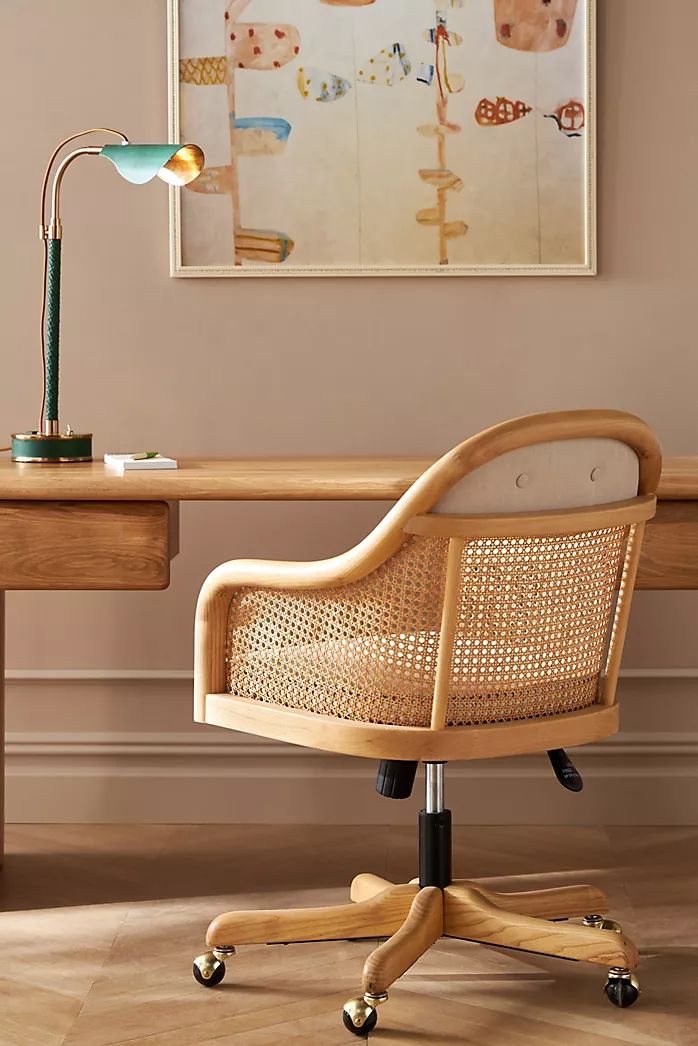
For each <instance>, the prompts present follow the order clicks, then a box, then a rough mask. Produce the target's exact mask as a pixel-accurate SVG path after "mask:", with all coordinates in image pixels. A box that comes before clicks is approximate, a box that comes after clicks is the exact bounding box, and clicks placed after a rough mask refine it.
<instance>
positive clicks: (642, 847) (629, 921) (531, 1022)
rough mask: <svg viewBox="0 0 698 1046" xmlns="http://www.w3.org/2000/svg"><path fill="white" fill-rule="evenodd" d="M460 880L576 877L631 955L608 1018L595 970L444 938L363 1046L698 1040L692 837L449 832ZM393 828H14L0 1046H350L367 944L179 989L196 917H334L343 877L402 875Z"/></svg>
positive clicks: (250, 965) (574, 831)
mask: <svg viewBox="0 0 698 1046" xmlns="http://www.w3.org/2000/svg"><path fill="white" fill-rule="evenodd" d="M455 835H456V844H457V845H456V851H457V857H456V873H457V874H458V875H461V876H463V875H467V876H468V877H470V878H479V879H481V880H482V881H483V882H484V883H487V884H488V885H491V886H493V887H494V888H497V889H527V888H534V887H536V886H543V885H555V884H564V883H572V882H581V881H589V882H593V883H598V884H599V885H601V886H602V887H603V888H604V889H605V890H606V891H607V892H608V893H609V895H610V898H611V901H612V904H613V912H612V914H613V916H614V917H615V918H617V919H618V920H619V921H620V922H622V924H623V926H624V928H625V929H626V930H627V931H628V932H629V933H630V934H631V935H632V936H634V937H635V939H636V941H637V943H638V944H639V945H640V947H641V949H642V950H643V953H644V954H643V963H642V966H641V969H640V975H641V980H642V985H643V995H642V997H641V999H640V1002H639V1003H638V1004H637V1006H635V1007H634V1008H633V1009H631V1010H625V1011H621V1010H616V1009H615V1008H614V1007H612V1006H610V1004H608V1003H607V1002H606V1000H605V998H604V997H603V995H602V994H601V990H600V989H601V986H602V983H603V979H604V978H603V970H601V969H600V968H595V967H586V966H584V965H582V964H579V963H568V962H564V961H563V962H561V961H555V960H551V959H546V958H541V957H536V956H531V955H526V954H524V953H521V952H506V951H501V950H496V949H491V948H484V947H482V946H479V945H471V944H466V943H462V942H457V941H447V940H443V941H441V942H440V943H439V944H438V945H437V946H436V947H435V948H434V949H433V951H432V952H431V953H430V954H429V955H427V956H426V957H425V958H424V959H422V960H420V962H419V963H418V964H417V965H416V966H414V967H413V968H412V970H411V971H410V972H409V973H408V974H407V975H406V976H405V977H403V979H402V980H401V981H400V982H399V983H398V985H397V986H396V987H395V988H394V989H393V991H392V993H391V998H390V1001H389V1002H388V1004H387V1005H386V1006H384V1007H383V1008H382V1009H381V1011H380V1020H379V1024H378V1028H377V1029H376V1031H375V1032H373V1033H372V1035H371V1038H370V1041H371V1042H375V1043H376V1046H378V1044H381V1043H382V1044H383V1046H393V1044H398V1043H401V1044H408V1046H417V1044H425V1046H426V1044H435V1046H450V1044H454V1043H468V1044H475V1046H480V1044H482V1046H560V1044H564V1046H619V1044H622V1043H631V1044H633V1046H663V1044H672V1046H691V1044H698V829H695V828H693V829H691V828H685V829H682V828H664V829H647V828H608V829H604V828H457V829H456V830H455ZM415 868H416V838H415V832H414V831H412V830H410V829H404V828H387V829H381V828H370V829H355V828H345V827H342V828H322V829H319V828H312V827H308V828H305V827H297V826H284V827H269V826H259V827H247V826H239V827H237V826H224V827H211V826H206V827H204V826H201V827H196V826H193V827H171V826H139V827H118V826H87V825H81V826H66V825H61V826H55V825H51V826H36V825H34V826H27V827H15V828H14V829H10V832H9V854H8V858H7V861H6V866H5V869H4V871H3V872H2V873H0V908H1V909H2V910H3V911H4V914H2V915H0V942H1V946H2V960H3V961H2V968H1V969H0V1044H1V1046H59V1044H65V1046H107V1044H116V1043H128V1044H129V1046H195V1044H196V1046H201V1044H208V1043H210V1044H212V1046H228V1044H231V1046H232V1044H233V1043H234V1044H240V1046H268V1044H273V1046H281V1044H284V1043H296V1042H297V1043H313V1044H316V1046H333V1044H335V1043H344V1044H345V1046H346V1044H348V1043H350V1042H357V1041H360V1040H356V1039H353V1038H352V1036H350V1035H349V1034H348V1033H347V1032H346V1031H345V1030H344V1029H343V1027H342V1025H341V1017H340V1011H341V1006H342V1004H343V1002H344V1001H345V999H346V998H347V997H348V996H349V995H353V994H355V992H356V989H357V987H358V984H359V979H360V972H361V967H362V964H363V960H364V958H365V956H366V955H367V954H368V952H369V951H370V950H371V947H372V945H371V943H370V942H358V943H341V942H340V943H330V944H304V945H293V946H289V947H285V946H271V947H264V946H254V947H248V948H244V949H240V951H239V954H238V956H237V957H236V958H235V959H234V960H233V961H232V962H231V963H230V964H229V969H228V975H227V977H226V980H225V982H224V983H223V985H221V986H220V988H218V989H216V990H215V991H207V990H206V989H203V988H201V987H199V986H198V985H197V984H196V983H195V982H194V981H193V979H192V977H191V973H190V970H191V959H192V957H193V956H194V955H195V954H196V953H197V952H198V951H201V950H203V939H204V932H205V928H206V925H207V923H208V922H209V920H210V919H211V917H212V916H214V915H216V914H218V913H219V912H222V911H225V910H229V909H231V908H248V907H249V908H254V907H281V906H290V905H298V906H303V905H311V904H318V903H323V904H324V903H335V902H340V901H344V900H345V899H346V887H347V885H348V883H349V881H350V879H351V878H352V876H353V874H354V873H355V872H358V871H374V872H377V873H378V874H381V875H385V876H386V877H388V878H391V879H394V880H396V881H401V880H402V881H404V880H407V879H409V878H411V877H412V876H413V874H414V873H415Z"/></svg>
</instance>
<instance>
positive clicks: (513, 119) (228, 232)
mask: <svg viewBox="0 0 698 1046" xmlns="http://www.w3.org/2000/svg"><path fill="white" fill-rule="evenodd" d="M395 2H397V0H298V2H297V4H296V5H295V6H294V9H293V14H292V15H291V20H294V19H295V20H296V21H298V22H299V24H300V25H301V30H300V31H299V30H297V29H296V27H295V26H293V25H288V24H287V21H286V20H288V19H289V11H288V4H287V0H208V2H207V3H206V4H204V3H203V0H168V12H169V18H168V51H169V122H170V135H171V140H172V141H180V140H182V141H183V140H184V139H186V140H191V141H195V142H197V143H198V144H200V145H201V146H202V148H203V149H204V151H205V152H206V153H207V155H208V157H209V164H210V166H208V167H207V169H206V171H205V172H204V174H203V175H202V178H201V179H200V180H199V182H198V183H194V185H193V186H192V187H190V190H191V189H193V190H195V191H193V192H191V191H190V190H178V189H173V190H172V191H171V196H170V217H171V220H170V259H171V275H172V276H177V277H182V276H186V277H228V276H233V277H237V276H243V277H247V276H252V277H268V276H412V275H414V276H477V275H488V276H492V275H502V276H513V275H522V276H553V275H562V276H580V275H583V276H588V275H595V274H596V271H597V245H596V222H597V213H596V0H553V3H552V4H551V3H549V2H547V3H546V4H545V18H546V19H552V21H549V22H548V21H545V22H535V21H532V20H531V19H533V17H534V15H535V17H536V18H537V17H538V15H537V13H536V12H535V11H533V9H534V7H535V4H536V3H537V0H469V3H468V4H463V0H443V3H442V4H441V5H439V6H440V7H441V8H443V11H437V16H436V25H435V26H434V28H433V30H432V29H430V28H427V26H428V23H429V22H430V20H433V19H434V4H433V3H432V2H431V0H430V2H429V3H428V4H427V3H426V2H425V3H424V9H423V10H421V5H420V10H419V12H418V13H417V15H413V14H412V13H410V14H409V15H407V16H405V18H404V23H405V24H404V26H399V27H397V28H395V31H394V33H392V35H393V36H394V37H395V38H396V41H397V37H398V35H399V34H400V35H402V36H403V37H404V39H405V40H408V41H409V44H407V43H406V44H404V45H403V44H402V43H399V42H393V43H392V44H391V45H388V46H387V47H385V48H376V52H375V54H374V55H372V56H371V57H368V56H367V58H366V61H368V62H373V63H374V64H373V65H372V66H371V68H373V69H375V68H378V69H379V73H378V78H379V79H380V78H381V77H382V78H383V80H384V81H385V82H384V83H383V84H382V85H379V86H372V85H370V84H369V83H368V82H367V76H368V74H367V72H366V70H364V69H363V65H364V64H366V61H364V59H363V58H362V57H360V56H361V55H363V51H362V50H358V51H357V45H356V39H357V34H358V36H359V37H360V39H361V41H362V42H363V43H365V39H364V35H365V34H363V27H364V26H367V25H374V24H375V25H378V26H380V27H381V28H384V23H383V22H380V21H378V19H379V16H381V15H382V14H384V16H385V18H386V19H387V18H388V14H389V12H390V10H391V8H390V5H391V4H393V3H395ZM248 8H249V10H248ZM352 8H353V9H354V10H352ZM558 9H559V10H558ZM402 10H403V11H404V7H403V8H402ZM411 10H412V6H411V5H410V12H411ZM531 11H533V14H531ZM243 12H245V15H246V20H245V21H244V22H242V21H241V20H240V16H241V15H242V14H243ZM512 12H513V14H512ZM517 12H518V14H517ZM560 12H562V13H567V14H568V18H567V20H566V19H565V18H563V17H561V16H560V17H557V18H556V17H555V16H556V15H560ZM277 14H278V15H279V16H281V15H282V14H283V15H284V17H285V21H284V23H283V24H282V23H280V22H276V21H274V18H273V17H272V16H276V15H277ZM485 14H486V15H487V18H486V20H485ZM226 16H227V17H226ZM247 16H249V20H247ZM514 16H516V18H515V17H514ZM214 18H215V22H213V23H212V22H211V19H214ZM527 18H528V19H529V21H526V19H527ZM314 19H317V23H318V25H319V26H321V27H322V26H325V27H326V30H327V33H326V36H327V39H328V40H329V41H330V42H331V44H328V47H329V49H330V50H333V48H334V50H335V51H336V50H337V48H336V47H334V42H335V41H337V40H340V41H341V40H342V39H343V35H342V27H346V30H347V33H348V32H349V29H350V28H351V29H352V32H353V33H354V37H353V40H354V52H355V54H356V55H357V56H359V57H358V59H357V61H355V62H354V63H353V64H352V65H351V68H350V65H349V63H348V60H347V61H345V63H344V64H342V62H341V60H340V58H341V55H340V56H337V55H335V54H334V53H333V54H332V55H331V56H330V57H329V58H328V63H329V65H328V68H329V67H331V66H332V60H333V58H334V59H335V64H334V68H335V69H337V70H338V71H337V73H330V72H327V73H326V71H325V70H323V69H317V68H316V67H315V65H314V64H313V65H311V63H315V62H317V61H320V60H321V52H322V47H321V46H319V45H318V40H323V39H324V38H325V37H324V36H323V33H322V32H319V33H318V32H309V31H308V27H309V26H311V27H312V26H314V21H313V20H314ZM362 19H363V20H364V21H362ZM368 19H373V21H372V22H370V23H369V21H368ZM478 19H479V21H478ZM506 19H508V20H506ZM517 19H518V20H517ZM218 20H220V33H219V27H218ZM352 20H353V21H352ZM442 21H443V24H442ZM413 23H414V24H413ZM568 23H569V24H568ZM417 24H418V25H419V26H423V28H422V29H420V32H421V33H422V34H423V35H422V36H420V37H418V36H417V35H416V32H415V27H416V25H417ZM237 25H240V26H241V27H242V30H243V31H242V33H239V32H235V27H236V26H237ZM385 25H387V21H386V22H385ZM485 25H486V26H487V27H488V28H487V31H486V32H485V31H484V29H483V26H485ZM356 26H359V27H361V32H359V30H357V29H356V28H352V27H356ZM472 26H479V27H480V36H481V44H480V45H479V46H477V45H476V43H474V41H476V34H475V31H474V30H472V31H470V32H469V27H471V29H472ZM563 28H564V33H563ZM338 29H339V31H338ZM387 32H388V30H387V28H386V29H385V31H384V32H383V35H380V33H379V32H378V30H376V32H375V33H373V32H372V31H371V33H369V34H368V36H370V39H372V40H373V39H374V37H375V39H376V43H377V44H378V43H381V42H384V41H385V42H386V43H387V42H388V37H386V35H385V34H386V33H387ZM250 33H252V34H255V33H256V34H257V36H256V40H258V41H259V43H256V42H255V40H253V39H252V37H251V36H250V35H249V34H250ZM432 33H433V34H435V41H436V42H435V44H433V45H432V44H430V43H429V39H428V38H429V35H430V34H432ZM565 33H566V34H567V36H564V34H565ZM424 34H426V35H424ZM444 34H446V37H445V36H444ZM243 36H244V37H245V39H244V40H242V41H241V37H243ZM306 36H307V41H308V43H307V48H306V46H305V43H304V41H305V39H306ZM556 36H557V37H560V39H562V42H560V40H558V39H555V37H556ZM366 38H368V37H366ZM446 39H447V42H445V40H446ZM418 40H421V41H422V42H421V44H420V43H418V42H417V43H416V42H415V41H418ZM216 41H219V42H218V43H216ZM456 44H457V45H459V46H455V45H456ZM432 46H433V47H434V51H433V55H432V62H431V63H429V61H428V56H429V55H430V54H431V51H430V48H431V47H432ZM573 49H575V50H574V51H573ZM306 50H307V51H308V54H307V55H306V54H305V51H306ZM339 50H340V51H341V47H340V48H339ZM364 50H366V47H365V46H364ZM223 52H225V53H223ZM442 52H443V58H442V59H440V57H439V56H440V54H441V53H442ZM461 54H462V55H463V56H464V57H467V58H468V60H467V61H464V60H461V58H460V56H461ZM425 55H426V56H427V58H426V61H424V58H425ZM488 56H489V58H488ZM492 56H494V58H492ZM568 56H569V62H570V63H571V65H570V68H573V69H574V70H575V71H576V72H575V76H576V80H575V83H577V82H578V90H573V89H572V88H571V87H570V89H569V91H568V90H567V89H566V88H565V87H564V86H562V87H560V88H559V89H558V88H557V87H556V86H555V85H556V84H557V80H558V79H559V78H560V77H562V76H563V74H562V72H560V70H564V68H565V65H564V62H563V58H564V61H568ZM440 60H441V61H443V62H446V60H447V61H448V64H447V65H444V66H443V68H440V65H439V62H440ZM306 61H307V62H308V65H307V66H306V65H305V62H306ZM492 61H494V62H495V63H496V65H495V66H494V67H492V69H491V70H490V66H491V63H492ZM488 62H490V65H489V66H488ZM354 66H356V68H353V67H354ZM459 66H461V68H462V73H459V72H457V69H458V67H459ZM425 70H426V71H425ZM430 70H431V72H430ZM516 70H521V75H520V76H518V75H517V73H516ZM541 70H543V73H541ZM555 70H558V71H557V72H555ZM579 70H581V78H580V76H578V75H577V73H579ZM264 71H268V72H269V73H270V75H268V76H263V75H262V73H263V72H264ZM340 73H342V74H343V75H340ZM320 74H322V75H320ZM430 75H431V76H432V77H433V79H432V82H431V83H430V84H427V83H426V81H427V80H428V79H429V76H430ZM352 77H353V78H352ZM420 77H422V79H421V80H419V78H420ZM461 77H462V79H463V90H462V91H460V90H459V88H460V86H461ZM546 77H547V80H546ZM371 78H373V79H376V76H375V75H374V74H371ZM541 78H542V80H546V82H548V83H549V85H550V86H549V89H548V88H545V87H540V83H541ZM446 79H448V81H449V84H450V88H452V91H447V90H446V89H445V88H444V87H443V82H444V80H446ZM418 80H419V83H417V81H418ZM519 82H520V89H519V88H517V83H519ZM562 83H563V85H564V77H563V79H562ZM439 84H440V86H439ZM265 85H267V86H265ZM270 85H271V86H270ZM435 85H436V86H435ZM532 85H534V86H532ZM534 87H535V89H534ZM500 88H501V92H500ZM430 92H431V93H432V94H433V95H434V98H432V99H429V93H430ZM505 95H508V96H510V97H505ZM255 96H258V97H255ZM350 96H351V97H352V104H353V105H354V107H355V110H356V122H355V127H356V129H357V130H356V136H357V137H356V141H357V143H359V142H363V143H364V146H365V143H367V142H368V143H371V148H369V149H366V148H364V158H363V159H362V160H359V159H357V160H356V166H355V168H354V169H351V170H350V169H349V167H350V165H349V166H348V165H347V163H345V162H344V160H345V159H346V156H347V155H349V154H350V153H348V152H347V149H348V148H349V147H348V145H347V142H348V140H349V139H348V138H347V135H348V134H349V132H348V131H346V126H349V124H350V123H351V120H350V109H349V104H348V98H349V97H350ZM563 96H564V97H563ZM568 96H569V97H568ZM396 99H397V101H395V100H396ZM415 99H417V101H416V102H415V101H414V100H415ZM477 99H480V100H479V101H477ZM575 99H577V100H575ZM318 102H322V103H324V104H318ZM427 103H428V104H427ZM432 103H435V104H432ZM529 103H530V104H529ZM202 107H203V108H202ZM373 109H375V111H376V113H377V114H378V115H377V116H376V117H375V118H373V117H366V116H365V113H366V112H367V111H368V112H369V113H370V112H371V111H372V110H373ZM290 110H293V113H294V114H296V116H297V117H298V119H295V118H294V119H293V120H292V121H289V119H287V118H286V117H289V116H290ZM254 112H261V113H263V114H264V115H261V116H254V115H250V113H254ZM272 113H280V115H278V116H273V115H270V114H272ZM298 114H300V115H298ZM395 114H399V115H400V117H401V121H402V123H401V124H400V126H401V127H402V133H401V137H400V139H399V141H400V143H401V144H403V145H404V148H405V149H406V150H407V152H408V154H409V155H408V157H407V158H406V159H405V161H404V163H403V160H401V159H400V157H399V156H397V157H395V161H394V163H393V161H392V160H390V157H391V156H393V157H394V156H395V150H394V143H392V144H390V147H388V146H386V150H385V153H381V151H380V149H381V144H380V143H381V141H382V137H381V136H383V135H384V134H388V131H387V130H386V128H389V127H390V126H391V124H392V117H393V115H395ZM412 114H413V115H414V119H412ZM340 117H341V119H340ZM347 121H348V122H347ZM420 121H422V122H420ZM429 121H431V122H429ZM456 121H457V123H456ZM340 125H342V126H344V128H345V129H344V130H341V128H340V130H338V131H337V135H338V137H337V138H336V139H334V138H332V137H331V136H332V134H334V131H333V130H332V129H333V128H334V127H335V126H336V127H339V126H340ZM374 125H375V126H374ZM405 128H412V129H413V132H414V134H413V135H412V131H410V133H409V134H407V133H406V132H405ZM420 131H421V132H422V133H421V134H420V133H419V132H420ZM461 132H462V133H461ZM324 134H327V135H329V136H330V137H329V138H328V143H329V144H327V145H326V144H324V142H323V139H322V136H323V135H324ZM224 139H225V140H224ZM333 143H334V144H333ZM376 143H378V144H376ZM505 143H506V144H505ZM454 144H455V148H454ZM318 149H320V150H323V152H322V155H323V157H324V159H323V160H322V162H321V163H318V162H314V161H313V157H315V159H316V160H317V157H318V155H320V154H319V153H318V152H317V150H318ZM226 150H227V155H226V154H225V153H226ZM313 150H315V152H314V151H313ZM449 150H450V155H449ZM334 152H336V153H337V155H338V156H339V157H340V159H339V160H338V161H337V166H336V169H335V167H333V162H334V161H333V154H334ZM360 152H361V150H360V147H359V144H357V148H356V153H357V157H358V156H359V154H360ZM432 154H433V155H432ZM454 154H455V155H454ZM351 155H352V156H353V154H351ZM366 156H368V159H366ZM450 156H453V160H454V162H453V163H451V162H450ZM248 157H249V159H248ZM341 157H344V159H341ZM541 157H542V158H541ZM241 159H242V170H243V171H244V177H240V176H239V172H240V160H241ZM412 160H415V161H416V162H415V164H414V165H413V163H412ZM444 161H445V162H444ZM420 163H423V166H419V164H420ZM531 164H534V165H535V170H534V169H533V168H532V166H531ZM391 165H392V166H391ZM251 171H253V172H254V174H253V175H251V174H250V172H251ZM460 171H463V175H464V177H461V176H460V173H459V172H460ZM560 171H563V172H564V179H566V180H563V175H562V174H560ZM338 172H339V174H341V178H339V181H342V179H343V181H342V185H343V186H344V188H345V189H346V188H347V187H348V190H349V191H344V189H342V188H337V190H336V191H334V189H333V186H334V185H335V179H336V177H339V176H338ZM376 172H378V173H377V174H376ZM558 174H559V179H558V182H556V181H555V178H556V175H558ZM498 178H499V179H500V180H499V181H497V179H498ZM449 179H450V180H451V182H452V184H446V183H447V182H448V181H449ZM507 179H509V182H510V187H509V188H508V185H509V182H507ZM367 180H368V182H369V184H370V185H373V184H374V182H375V194H374V192H373V189H371V190H370V192H367V191H366V188H365V186H366V182H367ZM337 184H339V182H338V183H337ZM357 185H363V188H362V189H357V188H356V186H357ZM391 186H393V187H394V190H395V191H392V190H391ZM458 189H460V190H464V191H454V190H458ZM354 190H356V193H357V201H358V202H357V203H356V205H355V204H354V203H353V202H351V201H350V197H351V198H352V200H353V197H352V193H353V192H354ZM546 194H547V195H546ZM212 197H215V199H212ZM222 197H223V198H222ZM521 200H525V201H526V203H525V205H524V204H522V203H521ZM434 202H436V206H434ZM231 204H232V212H233V213H232V216H231V210H230V208H231ZM422 204H423V205H424V206H419V205H422ZM517 208H518V209H519V210H517ZM284 209H286V210H288V211H289V217H288V220H287V221H285V225H286V227H287V230H288V231H284V232H278V231H273V230H272V229H271V228H270V227H274V228H279V227H281V223H280V222H279V221H278V218H277V212H278V211H279V210H281V211H284ZM519 211H520V212H521V213H520V214H519ZM267 213H268V215H269V218H268V219H267ZM274 222H276V223H277V224H276V226H274ZM357 230H359V231H357ZM366 230H368V231H366ZM536 236H537V239H536ZM335 237H336V241H335Z"/></svg>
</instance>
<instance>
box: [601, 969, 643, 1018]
mask: <svg viewBox="0 0 698 1046" xmlns="http://www.w3.org/2000/svg"><path fill="white" fill-rule="evenodd" d="M604 991H605V992H606V997H607V999H608V1001H609V1002H612V1003H613V1005H614V1006H620V1007H622V1008H623V1009H625V1007H627V1006H632V1005H633V1003H634V1002H637V1000H638V999H639V997H640V985H639V984H638V981H637V978H636V977H635V976H633V974H632V973H631V972H630V970H627V969H625V967H624V966H612V967H611V969H610V970H609V971H608V980H607V981H606V984H605V985H604Z"/></svg>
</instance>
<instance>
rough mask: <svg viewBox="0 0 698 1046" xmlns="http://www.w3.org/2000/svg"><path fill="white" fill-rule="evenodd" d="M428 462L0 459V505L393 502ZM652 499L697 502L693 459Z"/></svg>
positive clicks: (667, 471) (670, 470) (669, 469)
mask: <svg viewBox="0 0 698 1046" xmlns="http://www.w3.org/2000/svg"><path fill="white" fill-rule="evenodd" d="M432 460H433V459H431V458H408V457H353V458H352V457H332V458H330V457H327V458H321V457H308V458H295V457H288V458H283V457H279V458H180V460H179V468H177V469H163V470H160V471H155V470H150V471H145V470H144V471H142V472H129V473H126V475H124V476H120V475H118V474H117V473H115V472H113V471H112V470H110V469H108V468H107V467H106V466H105V465H104V463H103V462H101V461H94V462H92V463H91V464H88V465H21V464H16V463H14V462H12V461H10V460H9V459H7V458H2V459H0V500H13V501H22V500H48V501H58V500H68V501H103V500H104V501H394V500H396V499H397V498H399V497H400V496H401V495H402V494H404V492H405V491H406V490H407V488H408V487H409V486H410V484H411V483H413V482H414V480H415V479H416V478H417V477H418V476H419V475H420V474H421V473H422V472H423V471H424V470H425V469H426V468H427V467H428V466H429V465H430V464H431V462H432ZM659 497H660V498H662V499H665V500H669V501H673V500H698V457H681V458H679V457H671V458H665V459H664V467H663V469H662V478H661V480H660V484H659Z"/></svg>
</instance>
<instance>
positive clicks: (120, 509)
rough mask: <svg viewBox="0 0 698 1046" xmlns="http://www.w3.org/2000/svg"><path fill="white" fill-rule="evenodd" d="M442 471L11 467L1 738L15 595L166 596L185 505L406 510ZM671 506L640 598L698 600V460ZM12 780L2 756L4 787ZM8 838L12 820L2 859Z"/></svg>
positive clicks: (214, 464)
mask: <svg viewBox="0 0 698 1046" xmlns="http://www.w3.org/2000/svg"><path fill="white" fill-rule="evenodd" d="M430 463H431V459H429V458H408V457H393V458H377V457H376V458H373V457H371V458H368V457H352V458H349V457H346V458H257V459H255V458H202V459H196V460H193V459H192V460H184V461H181V462H180V468H179V469H177V470H171V471H162V472H147V471H144V472H135V473H131V474H127V475H125V476H118V475H115V474H114V473H113V472H110V471H109V470H108V469H106V468H105V466H104V464H102V463H101V462H93V463H92V464H90V465H60V466H41V465H17V464H13V463H12V462H10V461H9V460H6V459H0V736H3V737H4V727H3V723H2V713H3V705H4V695H3V693H2V689H3V681H4V658H3V642H4V618H3V611H4V592H5V590H9V589H43V590H47V589H103V590H110V589H131V590H135V589H157V588H165V587H167V585H168V583H169V564H170V560H171V559H172V557H173V556H174V555H176V554H177V550H178V527H177V522H178V515H179V513H178V503H179V502H180V501H394V500H396V499H397V498H399V497H400V496H401V494H403V493H404V491H405V490H406V489H407V487H409V485H410V484H411V483H412V482H413V481H414V480H415V479H416V478H417V476H419V475H420V474H421V473H422V472H423V471H424V469H425V468H427V466H428V465H429V464H430ZM659 497H660V504H659V509H658V512H657V515H656V517H655V519H654V520H652V522H651V523H650V524H649V525H648V528H647V531H646V537H645V541H644V545H643V553H642V558H641V562H640V570H639V574H638V582H637V584H638V588H644V589H698V457H691V458H688V457H686V458H667V459H666V460H665V462H664V469H663V471H662V478H661V482H660V486H659ZM338 551H339V550H338ZM3 777H4V773H3V758H2V752H1V751H0V787H1V786H2V782H3ZM1 801H2V796H1V795H0V802H1ZM0 810H1V807H0ZM2 829H3V818H2V816H0V860H1V859H2Z"/></svg>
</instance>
